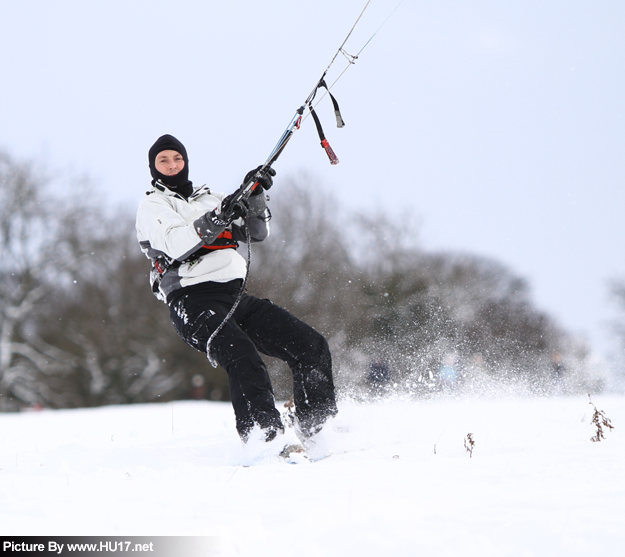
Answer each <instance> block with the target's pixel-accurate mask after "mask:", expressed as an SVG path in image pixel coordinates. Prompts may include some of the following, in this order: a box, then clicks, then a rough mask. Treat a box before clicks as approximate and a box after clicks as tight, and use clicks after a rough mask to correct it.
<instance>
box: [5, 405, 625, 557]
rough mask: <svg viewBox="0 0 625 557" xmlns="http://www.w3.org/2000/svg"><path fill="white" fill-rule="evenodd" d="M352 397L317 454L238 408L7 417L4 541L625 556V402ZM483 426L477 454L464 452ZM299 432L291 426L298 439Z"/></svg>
mask: <svg viewBox="0 0 625 557" xmlns="http://www.w3.org/2000/svg"><path fill="white" fill-rule="evenodd" d="M593 402H594V403H595V404H596V406H597V407H598V408H599V409H600V410H603V411H604V412H605V414H606V416H607V417H608V418H609V419H610V420H611V422H612V425H614V429H613V430H611V431H608V432H607V433H606V439H605V440H604V441H602V442H600V443H593V442H591V441H590V438H591V437H592V436H593V435H594V434H595V433H596V428H595V427H594V426H592V425H591V424H590V420H591V417H592V413H593V407H592V406H591V405H590V404H589V401H588V397H586V396H577V397H568V398H505V399H501V398H489V399H472V400H469V399H440V400H429V401H401V400H394V401H382V402H377V403H369V404H356V403H347V402H344V403H343V404H341V405H340V414H339V416H338V417H337V418H336V419H335V421H334V422H333V423H332V427H328V428H326V430H325V432H324V433H323V434H322V438H321V439H320V440H319V446H318V447H317V448H316V451H317V452H318V453H319V454H325V453H332V456H330V457H329V458H326V459H323V460H320V461H317V462H301V463H299V464H296V465H290V464H287V463H285V462H284V461H282V460H280V459H279V458H277V457H276V456H275V454H276V453H277V452H278V451H279V449H280V448H281V446H282V442H283V440H281V441H280V442H277V443H272V444H269V445H266V444H260V443H256V442H254V441H252V442H251V443H250V445H249V446H246V447H243V446H242V445H241V443H240V442H239V439H238V436H237V435H236V433H235V430H234V419H233V414H232V410H231V407H230V405H229V404H225V403H215V402H201V401H200V402H192V401H185V402H175V403H164V404H150V405H135V406H118V407H105V408H97V409H85V410H64V411H49V410H43V411H39V412H24V413H21V414H3V415H0V534H1V535H5V536H6V535H13V536H15V535H41V536H219V550H218V551H217V550H216V551H215V552H213V553H211V555H213V554H214V555H217V554H219V555H254V556H263V555H271V556H275V555H279V554H286V555H297V556H313V555H314V556H319V555H337V556H338V555H340V556H346V555H358V556H361V555H362V556H369V555H371V556H378V555H379V556H382V555H384V556H388V555H393V556H404V555H405V556H411V557H412V556H415V555H419V556H422V555H423V556H431V555H433V556H439V555H440V556H447V555H449V556H456V555H462V556H472V555H475V556H478V555H479V556H491V555H492V556H497V557H502V556H517V555H519V556H531V555H541V556H542V555H545V556H567V557H568V556H577V555H579V556H582V555H583V556H584V557H587V556H588V555H601V556H602V557H609V556H616V555H619V556H620V555H623V554H624V553H623V552H624V551H625V549H624V548H625V398H624V397H622V396H618V395H610V396H594V397H593ZM469 433H471V434H472V438H473V439H474V442H475V445H474V448H473V454H472V457H470V456H469V453H468V452H467V450H466V449H465V446H464V445H465V439H466V438H467V435H468V434H469ZM285 437H286V438H287V440H294V436H293V432H292V430H289V431H288V432H287V434H286V436H285Z"/></svg>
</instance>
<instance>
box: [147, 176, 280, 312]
mask: <svg viewBox="0 0 625 557" xmlns="http://www.w3.org/2000/svg"><path fill="white" fill-rule="evenodd" d="M223 199H224V195H223V194H221V193H213V192H211V191H210V189H209V188H208V187H207V186H202V187H200V188H197V189H195V190H194V191H193V194H192V195H191V196H189V199H188V200H187V199H185V198H184V197H183V196H181V195H179V194H177V193H175V192H173V191H171V190H169V189H167V188H165V187H163V186H161V185H160V184H158V183H157V184H156V186H153V187H152V188H151V189H150V191H148V192H147V193H146V195H145V197H143V199H142V200H141V202H140V203H139V208H138V210H137V221H136V227H137V239H138V240H139V245H140V246H141V250H142V251H143V253H145V255H146V256H147V257H148V258H150V259H151V260H152V263H153V264H154V262H155V261H156V260H157V258H158V257H161V256H163V255H165V256H166V257H167V259H168V262H173V263H174V264H173V265H171V267H170V268H169V269H168V270H167V272H166V273H165V274H164V275H163V277H162V280H161V281H160V285H159V291H158V292H155V294H156V295H157V297H158V298H159V299H161V300H163V301H165V300H166V298H167V296H168V295H169V294H171V293H172V292H173V291H175V290H177V289H179V288H184V287H185V286H190V285H193V284H199V283H202V282H209V281H210V282H228V281H231V280H235V279H242V278H244V277H245V273H246V265H247V264H246V261H245V259H244V258H243V257H242V256H241V255H240V254H239V253H238V252H237V250H236V249H233V248H229V249H219V250H214V251H211V252H210V253H206V254H205V255H202V256H201V257H199V258H197V259H194V260H192V261H189V262H185V260H186V259H187V258H189V257H191V256H192V255H193V254H194V253H195V252H196V251H198V250H199V249H200V248H202V247H204V242H203V241H202V239H201V238H200V237H199V236H198V234H197V232H196V231H195V228H194V226H193V223H194V221H196V220H197V219H199V218H200V217H201V216H202V215H204V214H205V213H207V212H209V211H212V210H213V209H216V208H217V207H221V203H222V201H223ZM246 226H247V227H248V228H249V231H250V237H251V240H252V242H260V241H262V240H264V239H265V238H266V237H267V236H268V235H269V218H268V211H265V214H264V215H261V216H260V217H253V218H249V219H247V220H246V221H243V220H242V219H239V220H238V221H235V223H233V224H232V225H230V226H229V227H228V230H230V231H231V232H232V235H233V238H234V240H236V241H246V232H245V227H246Z"/></svg>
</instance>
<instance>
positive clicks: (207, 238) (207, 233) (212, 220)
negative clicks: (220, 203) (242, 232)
mask: <svg viewBox="0 0 625 557" xmlns="http://www.w3.org/2000/svg"><path fill="white" fill-rule="evenodd" d="M222 217H223V215H222V214H219V215H217V214H216V213H215V211H209V212H208V213H206V214H205V215H202V216H201V217H200V218H199V219H197V220H196V221H194V222H193V227H194V228H195V231H196V232H197V235H198V236H199V237H200V238H202V240H203V241H204V245H206V246H210V245H211V244H212V243H213V242H214V241H215V240H216V239H217V236H219V235H220V234H221V233H222V232H223V231H224V230H225V229H226V227H227V226H228V225H229V224H230V222H232V221H228V220H227V219H225V218H222Z"/></svg>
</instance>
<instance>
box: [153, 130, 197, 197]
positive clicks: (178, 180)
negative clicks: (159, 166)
mask: <svg viewBox="0 0 625 557" xmlns="http://www.w3.org/2000/svg"><path fill="white" fill-rule="evenodd" d="M170 150H171V151H176V152H177V153H180V154H181V155H182V158H183V160H184V168H183V169H182V170H181V171H180V172H178V174H174V175H173V176H166V175H165V174H161V173H160V172H159V171H158V170H156V157H157V155H158V154H159V153H160V152H161V151H170ZM148 161H149V163H150V174H151V175H152V178H154V180H153V181H152V184H154V182H156V180H160V181H161V182H163V184H165V185H166V186H167V187H168V188H169V189H170V190H172V191H175V192H178V193H181V194H182V195H184V196H185V197H189V195H191V192H192V191H193V184H192V183H191V182H190V181H189V157H187V150H186V149H185V148H184V145H183V144H182V143H180V141H178V140H177V139H176V138H175V137H174V136H173V135H169V134H165V135H161V137H159V138H158V139H157V140H156V142H155V143H154V145H152V147H150V150H149V152H148Z"/></svg>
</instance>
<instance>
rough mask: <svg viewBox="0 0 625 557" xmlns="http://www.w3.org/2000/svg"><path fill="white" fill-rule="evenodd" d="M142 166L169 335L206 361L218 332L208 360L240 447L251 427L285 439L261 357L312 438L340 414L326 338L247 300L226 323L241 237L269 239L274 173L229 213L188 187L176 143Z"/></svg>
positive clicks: (264, 175) (214, 196) (146, 230)
mask: <svg viewBox="0 0 625 557" xmlns="http://www.w3.org/2000/svg"><path fill="white" fill-rule="evenodd" d="M148 160H149V166H150V173H151V175H152V188H151V189H150V191H148V192H147V194H146V196H145V197H144V198H143V199H142V200H141V202H140V204H139V209H138V212H137V237H138V240H139V244H140V246H141V249H142V251H143V252H144V253H145V254H146V256H147V257H148V258H150V259H151V261H152V272H151V273H150V281H151V284H152V290H153V292H154V293H155V294H156V296H157V298H159V299H160V300H162V301H164V302H165V303H167V305H168V306H169V308H170V317H171V321H172V323H173V325H174V328H175V329H176V332H177V333H178V335H179V336H180V337H181V338H182V339H183V340H184V341H185V342H186V343H187V344H188V345H189V346H191V347H193V348H195V349H197V350H199V351H201V352H204V353H206V351H207V344H208V341H209V339H210V337H211V335H212V333H213V332H214V331H215V330H216V329H218V328H219V327H221V326H222V325H223V326H222V328H221V329H220V330H219V332H218V334H217V335H216V336H215V338H214V339H212V340H211V342H210V346H209V347H208V349H209V350H210V354H207V355H208V356H209V357H210V358H212V359H214V360H215V361H216V362H218V363H219V364H220V365H221V366H222V367H223V368H224V369H225V370H226V372H227V373H228V379H229V382H230V394H231V398H232V405H233V407H234V413H235V418H236V428H237V431H238V433H239V435H240V436H241V438H242V439H243V441H247V439H248V437H249V435H250V432H251V431H252V429H253V428H254V427H255V426H256V425H257V426H259V427H260V429H261V430H262V432H263V435H264V438H265V439H266V440H267V441H271V440H272V439H274V438H275V437H276V435H277V434H279V433H284V426H283V424H282V421H281V418H280V413H279V412H278V410H277V409H276V407H275V401H274V395H273V389H272V386H271V381H270V379H269V375H268V373H267V368H266V366H265V363H264V362H263V360H262V358H261V356H260V354H259V352H261V353H263V354H266V355H267V356H272V357H276V358H280V359H281V360H283V361H285V362H287V363H288V365H289V367H290V368H291V371H292V373H293V396H294V402H295V425H296V428H297V429H298V433H299V434H300V436H303V437H310V436H312V435H314V434H315V433H317V432H318V431H319V430H320V429H321V427H322V426H323V424H324V422H325V421H326V420H327V419H328V418H330V417H331V416H334V415H335V414H336V413H337V408H336V402H335V395H334V383H333V379H332V360H331V356H330V350H329V347H328V343H327V342H326V340H325V338H324V337H323V336H322V335H320V334H319V333H318V332H317V331H315V330H314V329H313V328H312V327H310V326H308V325H307V324H305V323H303V322H302V321H300V320H299V319H297V318H296V317H295V316H293V315H292V314H290V313H289V312H288V311H286V310H285V309H283V308H280V307H278V306H276V305H275V304H273V303H272V302H270V301H269V300H263V299H259V298H256V297H253V296H250V295H248V294H246V293H243V294H242V297H241V300H240V303H239V305H238V306H237V308H236V311H235V312H234V314H233V315H232V317H231V318H230V319H228V320H227V321H225V322H224V320H225V318H226V316H227V314H228V312H229V311H230V310H231V308H232V307H233V305H234V303H235V300H236V299H237V296H238V295H239V293H240V290H241V287H242V284H243V279H244V278H245V276H246V271H247V263H246V260H245V259H244V258H243V257H242V256H241V255H240V254H239V253H238V252H237V249H236V248H237V247H238V242H241V241H243V242H245V241H247V239H248V237H249V240H250V241H251V242H261V241H263V240H264V239H265V238H267V236H268V235H269V220H270V218H271V217H270V213H269V210H268V209H267V205H266V198H265V194H264V190H267V189H269V188H270V187H271V186H272V184H273V180H272V177H273V176H275V171H274V170H273V169H271V168H267V169H265V170H264V171H262V172H261V173H260V177H259V178H258V185H257V186H256V187H255V189H254V190H253V192H252V195H251V196H250V197H249V199H248V200H247V201H246V202H244V203H242V204H240V205H237V206H233V207H230V199H231V196H228V197H224V195H223V194H221V193H215V192H213V191H211V190H210V188H209V187H207V186H202V187H199V188H194V187H193V183H192V182H191V181H190V180H189V159H188V156H187V151H186V149H185V147H184V145H183V144H182V143H181V142H180V141H178V140H177V139H176V138H175V137H173V136H171V135H163V136H161V137H159V138H158V140H157V141H156V142H155V143H154V145H152V147H151V148H150V150H149V153H148ZM260 168H261V167H259V168H258V169H255V170H253V171H252V172H251V173H249V174H248V175H247V176H246V180H247V179H249V178H251V176H253V175H254V174H255V173H256V172H258V171H259V170H260ZM224 208H229V210H224ZM224 215H225V216H224Z"/></svg>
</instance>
